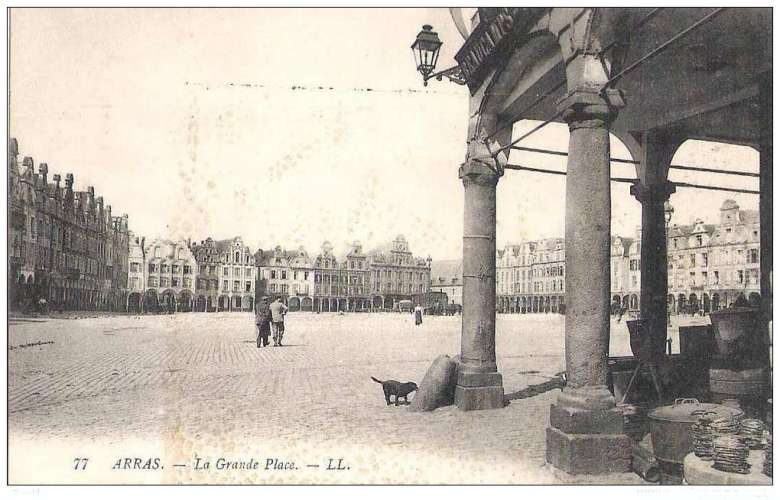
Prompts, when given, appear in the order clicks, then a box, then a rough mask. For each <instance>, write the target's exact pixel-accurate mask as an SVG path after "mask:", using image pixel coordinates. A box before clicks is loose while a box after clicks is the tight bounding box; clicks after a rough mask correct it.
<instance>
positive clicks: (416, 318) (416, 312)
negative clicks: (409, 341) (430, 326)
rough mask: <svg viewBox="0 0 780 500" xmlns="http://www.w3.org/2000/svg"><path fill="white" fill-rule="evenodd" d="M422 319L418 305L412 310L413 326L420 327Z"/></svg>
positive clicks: (421, 309) (420, 308) (421, 311)
mask: <svg viewBox="0 0 780 500" xmlns="http://www.w3.org/2000/svg"><path fill="white" fill-rule="evenodd" d="M422 317H423V308H422V306H421V305H420V304H417V306H415V308H414V324H415V325H417V326H419V325H422Z"/></svg>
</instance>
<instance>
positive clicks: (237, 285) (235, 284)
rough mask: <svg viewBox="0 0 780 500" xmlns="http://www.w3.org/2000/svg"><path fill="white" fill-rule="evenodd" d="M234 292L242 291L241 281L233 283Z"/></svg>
mask: <svg viewBox="0 0 780 500" xmlns="http://www.w3.org/2000/svg"><path fill="white" fill-rule="evenodd" d="M233 291H234V292H238V291H241V282H240V281H234V282H233Z"/></svg>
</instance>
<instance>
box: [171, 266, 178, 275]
mask: <svg viewBox="0 0 780 500" xmlns="http://www.w3.org/2000/svg"><path fill="white" fill-rule="evenodd" d="M171 272H172V273H173V274H179V265H178V264H174V265H172V266H171Z"/></svg>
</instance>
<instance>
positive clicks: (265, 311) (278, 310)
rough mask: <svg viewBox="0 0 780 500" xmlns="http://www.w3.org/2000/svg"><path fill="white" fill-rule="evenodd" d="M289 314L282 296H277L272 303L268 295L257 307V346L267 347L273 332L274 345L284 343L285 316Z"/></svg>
mask: <svg viewBox="0 0 780 500" xmlns="http://www.w3.org/2000/svg"><path fill="white" fill-rule="evenodd" d="M286 314H287V306H286V305H284V302H282V298H281V297H277V298H276V300H274V301H273V302H272V303H271V304H270V305H269V304H268V297H263V300H261V301H260V303H259V304H258V305H257V307H256V309H255V324H256V325H257V347H266V346H267V345H268V337H269V335H271V334H272V333H273V338H274V347H278V346H281V345H282V337H283V336H284V316H285V315H286Z"/></svg>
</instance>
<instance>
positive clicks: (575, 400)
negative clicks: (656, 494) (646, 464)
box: [546, 387, 632, 474]
mask: <svg viewBox="0 0 780 500" xmlns="http://www.w3.org/2000/svg"><path fill="white" fill-rule="evenodd" d="M631 447H632V442H631V438H629V437H628V436H626V435H625V434H624V433H623V414H622V412H621V411H620V410H619V409H618V408H617V407H616V406H615V400H614V398H613V397H612V395H611V394H610V393H609V391H608V390H607V389H606V387H583V388H579V389H567V390H564V392H562V393H561V394H560V396H559V397H558V401H557V402H556V403H555V404H554V405H552V406H551V407H550V427H548V428H547V452H546V458H547V462H548V463H550V464H551V465H553V466H554V467H556V468H558V469H561V470H563V471H564V472H567V473H569V474H604V473H611V472H629V471H630V470H631Z"/></svg>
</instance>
